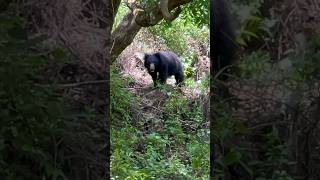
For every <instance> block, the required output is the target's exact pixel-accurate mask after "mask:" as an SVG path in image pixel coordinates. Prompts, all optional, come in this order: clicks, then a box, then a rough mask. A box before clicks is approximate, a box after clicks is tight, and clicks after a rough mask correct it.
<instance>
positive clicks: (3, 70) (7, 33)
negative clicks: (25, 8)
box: [0, 13, 71, 179]
mask: <svg viewBox="0 0 320 180" xmlns="http://www.w3.org/2000/svg"><path fill="white" fill-rule="evenodd" d="M8 14H9V13H8ZM8 14H6V13H2V14H1V15H0V27H1V28H0V31H1V40H0V107H1V110H0V117H1V121H0V164H1V165H0V166H1V170H0V177H6V179H41V178H42V177H48V178H52V179H55V178H57V177H58V176H63V172H62V171H61V169H60V167H59V165H58V164H56V161H55V155H54V154H55V152H54V149H55V147H54V145H55V144H54V143H53V142H54V141H59V139H60V138H61V136H62V129H63V128H64V127H65V122H66V121H68V120H70V119H71V112H70V111H69V109H70V108H69V107H68V103H66V102H65V100H64V99H63V98H62V95H61V92H60V91H58V90H57V89H55V88H54V86H52V87H42V86H39V85H37V84H36V83H37V82H40V81H41V79H42V78H41V75H40V72H41V67H42V66H43V64H44V61H45V59H44V58H42V56H40V55H38V53H37V52H34V51H33V50H32V49H31V48H32V47H35V46H36V45H37V41H36V40H27V39H26V30H25V26H24V25H25V24H26V23H25V20H24V19H23V18H21V17H18V16H12V15H8Z"/></svg>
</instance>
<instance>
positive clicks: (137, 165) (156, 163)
mask: <svg viewBox="0 0 320 180" xmlns="http://www.w3.org/2000/svg"><path fill="white" fill-rule="evenodd" d="M125 82H126V80H125V79H123V78H120V76H119V75H117V73H116V72H115V71H114V72H113V73H112V75H111V85H112V86H111V95H112V96H111V102H113V103H112V106H111V109H112V110H113V111H112V126H111V128H112V131H111V142H112V146H111V147H112V152H113V153H112V158H111V173H112V178H113V179H151V178H160V179H161V178H163V179H168V178H169V179H172V178H178V179H186V178H192V177H199V178H200V177H201V178H205V177H208V170H209V169H208V165H209V161H208V160H207V157H208V153H209V151H208V150H209V149H208V146H209V144H208V143H206V142H208V140H209V139H208V132H203V131H201V130H199V131H198V132H197V133H196V134H190V132H189V131H186V130H185V129H183V127H182V122H181V120H182V119H187V120H190V121H192V122H193V123H195V124H201V122H202V114H201V108H199V107H201V106H199V104H194V105H193V106H192V108H191V110H190V109H188V107H189V106H188V102H187V101H186V100H185V99H183V97H181V95H180V94H178V93H176V92H174V91H172V90H170V89H167V88H165V87H163V88H164V89H162V91H163V92H164V93H167V94H170V97H169V98H168V99H167V100H166V101H165V102H164V105H163V106H164V110H163V114H162V119H159V121H160V122H159V123H161V124H163V126H164V127H163V129H159V130H158V131H157V132H151V133H150V134H145V133H146V132H144V128H143V127H144V122H145V121H144V120H143V119H132V118H131V117H132V113H133V112H132V111H128V109H130V106H132V102H135V103H136V104H137V103H138V104H140V103H139V100H138V99H137V97H134V96H133V95H132V94H130V93H129V92H128V91H127V90H125V89H123V88H122V86H121V84H125ZM115 92H117V93H115ZM177 107H179V108H177ZM124 113H126V114H124ZM187 162H189V163H187ZM205 179H206V178H205Z"/></svg>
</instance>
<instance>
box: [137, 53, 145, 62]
mask: <svg viewBox="0 0 320 180" xmlns="http://www.w3.org/2000/svg"><path fill="white" fill-rule="evenodd" d="M134 56H135V57H136V58H138V59H139V60H140V61H142V62H144V61H145V60H146V59H147V57H146V56H147V54H145V53H141V52H136V53H134Z"/></svg>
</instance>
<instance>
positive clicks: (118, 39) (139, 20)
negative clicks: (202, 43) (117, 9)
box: [111, 0, 192, 62]
mask: <svg viewBox="0 0 320 180" xmlns="http://www.w3.org/2000/svg"><path fill="white" fill-rule="evenodd" d="M191 1H192V0H161V1H160V5H159V6H155V7H153V8H146V9H150V10H148V11H146V9H142V8H141V7H139V6H131V8H132V10H131V11H130V12H128V13H127V14H126V15H125V16H124V18H123V20H122V22H121V23H120V24H119V25H118V27H117V28H116V29H115V30H114V31H113V33H112V38H113V45H112V49H111V57H112V62H114V61H115V60H116V58H117V57H118V56H119V55H120V53H121V52H122V51H123V50H124V49H125V48H126V47H127V46H129V45H130V44H131V43H132V41H133V39H134V37H135V36H136V34H137V33H138V32H139V30H140V29H141V27H149V26H154V25H156V24H158V23H159V22H160V21H161V20H162V19H165V20H168V21H173V20H174V19H175V18H177V17H178V16H179V14H180V13H181V8H180V6H181V5H184V4H187V3H189V2H191ZM131 8H130V9H131ZM173 9H176V10H175V11H174V12H173V13H172V14H171V13H170V11H171V10H173Z"/></svg>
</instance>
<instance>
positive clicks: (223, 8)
mask: <svg viewBox="0 0 320 180" xmlns="http://www.w3.org/2000/svg"><path fill="white" fill-rule="evenodd" d="M210 13H211V18H210V24H211V25H210V26H211V29H212V31H211V34H210V42H211V43H212V46H211V48H212V49H213V53H212V54H211V62H213V65H212V66H211V67H212V69H211V71H212V72H213V74H214V75H216V74H217V73H218V72H219V71H220V70H222V69H225V68H227V66H230V65H231V64H232V63H233V59H234V57H233V56H234V53H235V49H236V44H235V42H234V40H235V31H234V27H233V23H232V20H233V19H234V18H233V17H232V16H231V13H230V4H229V2H228V0H211V11H210ZM218 79H220V80H226V79H227V76H226V75H225V74H223V73H222V75H221V76H219V77H218Z"/></svg>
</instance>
